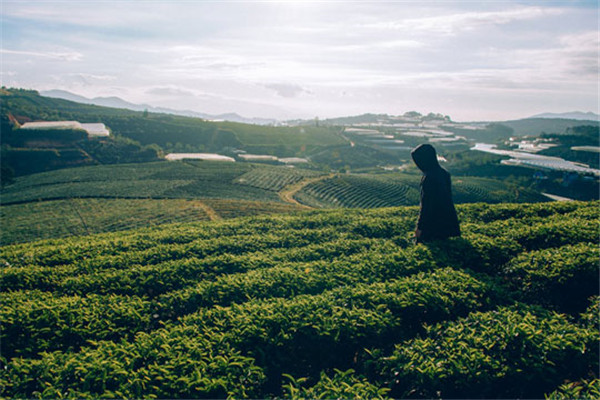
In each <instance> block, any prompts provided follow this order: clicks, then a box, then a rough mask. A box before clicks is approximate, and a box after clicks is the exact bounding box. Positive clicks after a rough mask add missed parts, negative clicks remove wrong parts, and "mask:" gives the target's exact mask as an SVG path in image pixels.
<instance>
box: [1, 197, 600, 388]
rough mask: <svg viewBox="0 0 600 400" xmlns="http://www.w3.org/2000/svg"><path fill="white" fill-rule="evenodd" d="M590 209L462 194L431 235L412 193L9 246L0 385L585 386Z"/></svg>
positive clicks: (595, 325)
mask: <svg viewBox="0 0 600 400" xmlns="http://www.w3.org/2000/svg"><path fill="white" fill-rule="evenodd" d="M599 205H600V204H599V203H598V202H590V203H584V202H570V203H543V204H520V205H517V204H500V205H487V204H481V203H478V204H471V205H460V206H458V211H459V218H460V220H461V224H462V231H463V237H462V238H454V239H451V240H448V241H445V242H437V243H431V244H428V245H423V244H419V245H414V244H412V240H411V236H412V231H413V227H414V222H415V219H416V217H417V212H418V209H417V208H416V207H409V208H385V209H376V210H330V211H311V212H306V213H302V214H298V215H293V216H289V215H288V216H268V217H251V218H240V219H233V220H224V221H212V222H194V223H185V224H173V225H161V226H159V227H154V228H144V229H138V230H134V231H128V232H119V233H106V234H100V235H90V236H85V237H81V238H69V239H60V240H48V241H40V242H32V243H24V244H19V245H13V246H3V247H0V285H1V286H2V288H3V291H2V293H0V300H1V302H2V305H3V306H2V308H1V309H0V324H1V325H2V331H1V332H0V339H1V340H0V345H1V346H2V348H1V350H2V351H1V354H2V356H1V358H0V363H1V365H0V367H1V368H2V371H3V373H2V374H1V375H0V388H1V389H0V390H2V396H3V397H5V398H34V397H42V398H59V397H61V398H62V397H70V398H75V397H76V398H88V397H95V398H96V397H109V398H152V397H156V398H225V397H235V398H272V397H285V398H382V397H395V398H489V397H494V398H544V396H549V397H550V398H598V394H599V393H600V386H599V381H598V367H599V365H598V359H599V343H600V334H599V325H600V321H599V319H598V312H599V308H598V307H599V306H600V304H599V302H598V294H599V293H598V280H597V278H598V273H599V272H600V271H599V266H598V257H599V250H598V244H597V240H598V235H599V233H600V232H599V226H600V225H599V222H600V211H599V210H600V208H599ZM594 296H595V297H594Z"/></svg>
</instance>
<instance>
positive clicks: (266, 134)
mask: <svg viewBox="0 0 600 400" xmlns="http://www.w3.org/2000/svg"><path fill="white" fill-rule="evenodd" d="M0 101H2V112H1V115H0V117H1V118H0V119H1V122H2V130H3V131H4V132H7V131H9V130H10V129H12V126H11V124H10V122H9V117H8V115H9V114H10V115H11V116H12V117H14V118H15V119H16V120H17V121H19V122H21V123H22V122H25V121H29V120H46V121H55V120H77V121H79V122H102V123H104V124H105V125H106V126H108V127H109V128H110V129H111V131H112V132H113V134H117V135H120V136H123V137H127V138H130V139H133V140H135V141H138V142H139V143H141V144H142V145H149V144H157V145H159V146H161V147H163V148H164V149H165V150H166V151H171V150H173V149H174V148H175V147H176V146H177V144H179V147H181V149H182V150H184V149H187V150H189V151H219V150H222V149H223V148H224V147H231V148H240V149H247V150H250V151H252V150H256V149H263V150H269V154H275V155H278V156H281V157H285V156H290V155H296V154H298V153H302V152H303V151H306V149H311V148H318V147H324V146H329V145H335V144H341V143H343V139H342V138H341V137H340V136H338V134H337V133H338V132H337V129H335V128H328V127H272V126H259V125H250V124H241V123H235V122H210V121H205V120H202V119H199V118H190V117H183V116H176V115H171V114H155V113H144V112H138V111H130V110H125V109H116V108H108V107H100V106H94V105H89V104H81V103H75V102H72V101H68V100H62V99H56V98H50V97H43V96H40V95H39V94H38V93H37V92H35V91H27V90H17V89H5V90H3V91H2V92H0ZM189 151H188V152H189Z"/></svg>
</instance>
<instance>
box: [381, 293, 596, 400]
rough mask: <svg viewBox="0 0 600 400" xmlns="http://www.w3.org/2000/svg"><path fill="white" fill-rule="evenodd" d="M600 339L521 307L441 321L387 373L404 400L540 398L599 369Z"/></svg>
mask: <svg viewBox="0 0 600 400" xmlns="http://www.w3.org/2000/svg"><path fill="white" fill-rule="evenodd" d="M599 339H600V337H599V334H598V331H596V330H590V329H586V328H582V327H579V326H577V325H574V324H572V323H571V322H569V321H568V320H567V318H566V317H565V316H563V315H560V314H555V313H551V312H547V311H544V310H541V309H535V308H531V307H528V306H525V305H518V306H515V307H511V308H499V309H498V310H496V311H488V312H484V313H482V312H476V313H473V314H471V315H469V316H468V317H467V318H464V319H460V320H458V321H456V322H444V323H441V324H438V325H435V326H432V327H430V328H429V329H428V331H427V334H426V335H425V336H424V337H423V338H416V339H413V340H410V341H408V342H405V343H403V344H401V345H398V346H397V347H396V350H395V351H394V353H393V354H392V355H391V356H390V357H389V358H387V359H386V360H385V361H384V367H383V371H385V374H386V377H387V379H389V380H390V381H391V382H392V383H393V391H392V396H394V397H402V398H408V397H411V398H422V397H426V398H455V397H465V398H541V397H543V394H544V393H547V392H548V391H550V390H552V389H553V388H555V387H556V386H557V385H558V384H559V383H560V382H562V381H563V380H565V379H578V378H579V377H582V376H586V375H587V374H589V373H595V372H597V370H598V350H599V349H598V343H599Z"/></svg>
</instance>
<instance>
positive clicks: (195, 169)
mask: <svg viewBox="0 0 600 400" xmlns="http://www.w3.org/2000/svg"><path fill="white" fill-rule="evenodd" d="M255 168H260V169H261V170H262V171H265V179H272V178H267V177H266V175H267V172H268V171H269V168H268V167H265V166H258V167H257V166H254V165H252V164H245V163H222V162H208V161H200V162H154V163H145V164H141V163H140V164H119V165H100V166H93V167H82V168H72V169H65V170H58V171H51V172H46V173H41V174H35V175H30V176H26V177H22V178H18V179H17V180H16V183H14V184H12V185H10V186H7V187H6V188H4V189H3V191H2V204H11V203H23V202H29V201H37V200H51V199H52V200H53V199H64V198H72V197H88V198H161V199H162V198H172V199H173V198H183V199H194V198H201V199H206V198H218V199H234V200H250V201H267V202H269V201H270V202H273V201H280V199H279V197H278V195H277V193H276V191H275V190H271V189H269V185H268V184H261V178H260V177H254V179H253V182H254V183H253V184H252V185H244V184H241V183H240V182H237V181H236V179H238V178H239V177H241V176H242V175H244V174H246V173H247V172H250V171H252V170H253V169H255ZM273 168H276V167H271V169H273ZM278 174H279V175H286V174H289V175H291V176H297V175H298V173H296V172H295V171H293V170H291V169H283V168H282V169H279V170H278ZM268 175H269V176H271V175H273V174H272V173H268ZM282 179H283V178H282ZM261 186H262V187H261Z"/></svg>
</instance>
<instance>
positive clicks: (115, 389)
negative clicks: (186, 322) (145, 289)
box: [0, 326, 264, 399]
mask: <svg viewBox="0 0 600 400" xmlns="http://www.w3.org/2000/svg"><path fill="white" fill-rule="evenodd" d="M221 336H222V335H219V334H218V333H216V332H215V333H213V334H212V335H210V336H203V335H201V332H200V331H199V330H198V329H197V328H196V327H192V326H183V327H180V328H178V329H174V330H170V331H168V330H159V331H155V332H152V333H151V334H147V333H138V334H137V335H136V337H135V340H133V341H132V342H127V341H121V342H118V343H115V342H110V341H102V342H97V343H93V342H92V343H91V344H92V345H93V346H92V347H86V348H83V349H82V351H80V352H79V353H63V352H60V351H57V352H53V353H43V354H42V358H40V359H23V358H14V359H12V361H11V362H10V363H8V364H7V365H6V366H5V370H4V371H3V375H2V377H1V378H0V387H3V388H4V395H6V396H7V397H11V398H33V397H38V398H63V397H69V398H98V397H104V398H142V397H143V398H207V399H214V398H225V397H255V396H257V393H258V388H260V386H261V385H262V383H263V381H264V374H263V372H262V371H261V369H260V368H258V367H256V366H255V365H254V362H253V360H252V359H250V358H248V357H244V356H241V355H240V354H239V352H238V351H236V350H234V349H232V348H231V347H230V346H229V345H228V344H227V343H225V342H223V340H222V337H221Z"/></svg>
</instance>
